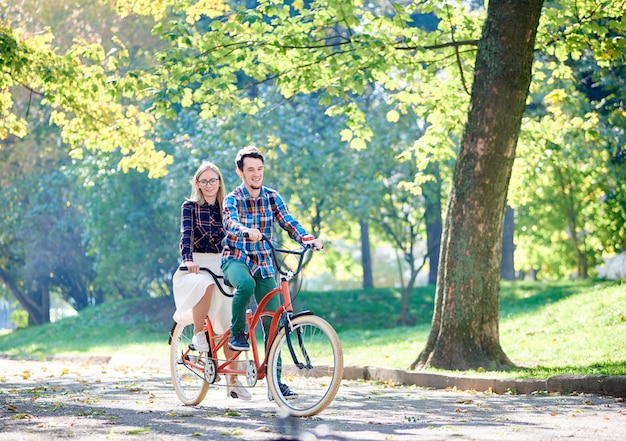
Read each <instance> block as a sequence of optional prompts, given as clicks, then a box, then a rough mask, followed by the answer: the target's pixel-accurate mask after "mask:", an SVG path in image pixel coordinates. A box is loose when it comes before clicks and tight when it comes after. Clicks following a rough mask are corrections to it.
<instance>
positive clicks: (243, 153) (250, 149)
mask: <svg viewBox="0 0 626 441" xmlns="http://www.w3.org/2000/svg"><path fill="white" fill-rule="evenodd" d="M246 158H256V159H260V160H261V162H263V163H264V164H265V158H263V155H262V154H261V152H260V151H259V149H258V148H256V147H255V146H253V145H249V146H247V147H244V148H242V149H241V150H239V151H238V152H237V156H236V157H235V165H236V166H237V168H238V169H239V170H241V171H243V160H244V159H246Z"/></svg>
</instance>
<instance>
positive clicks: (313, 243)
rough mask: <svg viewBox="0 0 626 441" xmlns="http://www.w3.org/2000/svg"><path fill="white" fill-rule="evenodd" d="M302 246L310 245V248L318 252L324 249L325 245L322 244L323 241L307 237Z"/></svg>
mask: <svg viewBox="0 0 626 441" xmlns="http://www.w3.org/2000/svg"><path fill="white" fill-rule="evenodd" d="M302 244H303V245H308V246H310V247H311V248H313V249H314V250H316V251H319V250H321V249H322V248H324V243H323V242H322V239H320V238H315V237H313V236H306V237H305V238H304V239H303V240H302Z"/></svg>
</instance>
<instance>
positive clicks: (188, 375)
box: [170, 323, 209, 406]
mask: <svg viewBox="0 0 626 441" xmlns="http://www.w3.org/2000/svg"><path fill="white" fill-rule="evenodd" d="M192 337H193V325H186V326H185V325H181V324H180V323H177V324H176V326H175V327H174V330H173V331H172V343H171V346H170V371H171V374H172V383H173V385H174V390H175V391H176V395H177V396H178V399H179V400H180V401H181V402H182V403H183V404H185V405H187V406H195V405H196V404H200V403H201V402H202V400H204V397H205V396H206V394H207V392H208V390H209V384H208V383H207V382H206V381H204V370H203V369H199V368H194V367H192V366H191V365H189V363H184V362H183V359H182V358H183V356H185V353H187V352H188V351H187V349H188V347H189V345H190V344H191V338H192ZM205 356H206V354H203V353H198V352H195V351H193V352H192V353H190V354H188V355H187V361H195V363H194V364H195V365H197V366H201V367H204V364H205V361H204V357H205ZM190 357H197V360H190Z"/></svg>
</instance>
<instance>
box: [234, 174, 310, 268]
mask: <svg viewBox="0 0 626 441" xmlns="http://www.w3.org/2000/svg"><path fill="white" fill-rule="evenodd" d="M223 217H224V229H225V230H226V237H225V238H224V251H223V252H222V265H224V263H226V262H227V261H228V260H230V259H237V260H240V261H242V262H244V263H246V265H248V267H249V268H250V272H251V273H252V274H254V273H256V271H257V270H258V269H260V270H261V276H262V277H264V278H267V277H273V276H274V265H273V264H272V259H271V249H270V247H269V245H268V244H267V242H265V241H260V242H256V243H252V242H250V241H248V240H245V239H244V238H243V237H242V236H241V234H240V233H241V232H242V231H243V230H245V229H247V228H256V229H258V230H259V231H260V232H261V233H263V234H264V235H265V236H266V237H270V238H271V237H272V231H273V229H274V223H275V222H278V225H279V226H280V227H281V228H282V229H284V230H285V231H286V232H287V233H289V236H290V237H291V238H292V239H293V240H295V241H296V242H298V243H302V241H303V239H304V237H305V236H308V233H307V232H306V230H305V229H304V227H303V226H302V225H300V223H299V222H298V221H297V220H295V219H294V217H293V216H292V215H291V213H290V212H289V210H288V209H287V205H286V204H285V201H284V200H283V198H282V197H281V195H280V194H278V192H277V191H276V190H272V189H271V188H267V187H261V193H260V194H259V197H258V198H256V199H254V198H253V197H252V196H251V195H250V193H249V192H248V190H247V189H246V187H245V186H244V185H243V184H242V185H240V186H239V187H237V188H235V189H234V190H233V191H231V192H230V193H229V194H228V195H227V196H226V199H224V216H223Z"/></svg>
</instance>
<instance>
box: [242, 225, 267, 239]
mask: <svg viewBox="0 0 626 441" xmlns="http://www.w3.org/2000/svg"><path fill="white" fill-rule="evenodd" d="M243 237H246V238H248V240H249V241H250V242H258V241H260V240H262V239H263V233H261V232H260V231H259V230H257V229H256V228H248V229H247V230H245V231H244V232H243Z"/></svg>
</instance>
